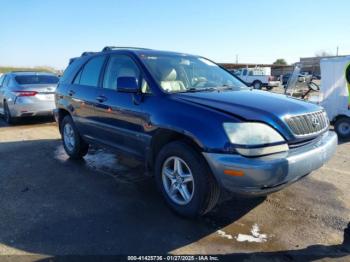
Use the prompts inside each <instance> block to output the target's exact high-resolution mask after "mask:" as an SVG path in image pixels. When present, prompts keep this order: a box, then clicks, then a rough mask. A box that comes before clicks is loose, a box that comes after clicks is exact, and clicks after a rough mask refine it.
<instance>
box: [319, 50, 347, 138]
mask: <svg viewBox="0 0 350 262" xmlns="http://www.w3.org/2000/svg"><path fill="white" fill-rule="evenodd" d="M320 66H321V79H322V80H321V85H320V95H319V104H320V105H322V106H323V107H324V109H325V110H326V112H327V115H328V117H329V119H330V121H331V123H333V124H334V129H335V131H336V132H337V134H338V136H339V137H342V138H349V137H350V98H349V93H350V56H346V57H336V58H324V59H322V60H321V62H320Z"/></svg>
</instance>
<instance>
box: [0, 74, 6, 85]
mask: <svg viewBox="0 0 350 262" xmlns="http://www.w3.org/2000/svg"><path fill="white" fill-rule="evenodd" d="M4 78H5V75H2V76H0V86H2V83H3V82H4Z"/></svg>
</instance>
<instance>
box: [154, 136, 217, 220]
mask: <svg viewBox="0 0 350 262" xmlns="http://www.w3.org/2000/svg"><path fill="white" fill-rule="evenodd" d="M175 161H178V163H180V166H181V168H178V169H176V168H175V166H176V164H175ZM177 166H179V165H177ZM173 167H174V168H173ZM179 169H180V170H181V172H178V170H179ZM181 173H182V175H181ZM170 176H171V178H169V177H170ZM190 176H191V177H192V178H189V177H190ZM155 179H156V183H157V186H158V189H159V190H160V191H161V192H162V194H163V196H164V198H165V201H166V203H167V204H168V205H169V207H170V208H171V209H172V210H174V211H175V212H176V213H178V214H180V215H182V216H185V217H191V218H193V217H198V216H201V215H204V214H205V213H207V212H209V211H210V210H211V209H212V208H213V207H214V206H215V205H216V203H217V202H218V200H219V197H220V188H219V185H218V183H217V181H216V180H215V178H214V177H213V175H212V174H211V170H210V169H209V167H208V165H207V163H206V161H205V159H204V158H203V157H202V156H201V155H200V154H199V153H198V152H197V151H195V150H194V149H193V148H192V147H190V146H189V145H188V144H186V143H185V142H182V141H175V142H171V143H169V144H167V145H166V146H164V147H163V148H162V149H161V151H160V152H159V154H158V156H157V159H156V163H155ZM191 179H192V182H191ZM187 180H188V181H190V182H185V181H187ZM185 183H187V184H185ZM191 183H192V184H191ZM184 185H186V188H187V190H185V191H183V190H184V188H183V187H184ZM172 186H174V188H175V189H174V188H172ZM176 188H177V189H176ZM172 189H173V190H172ZM184 192H187V193H184ZM184 195H185V196H186V195H188V196H189V197H188V198H187V199H186V198H185V197H184Z"/></svg>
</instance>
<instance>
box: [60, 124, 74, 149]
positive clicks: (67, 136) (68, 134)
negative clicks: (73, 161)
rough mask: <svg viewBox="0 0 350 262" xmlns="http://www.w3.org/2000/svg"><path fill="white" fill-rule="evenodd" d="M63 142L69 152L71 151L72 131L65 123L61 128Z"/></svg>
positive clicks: (72, 143) (72, 145)
mask: <svg viewBox="0 0 350 262" xmlns="http://www.w3.org/2000/svg"><path fill="white" fill-rule="evenodd" d="M63 141H64V144H65V145H66V147H67V149H68V150H69V151H73V150H74V147H75V136H74V130H73V127H72V125H71V124H69V123H66V124H65V125H64V128H63Z"/></svg>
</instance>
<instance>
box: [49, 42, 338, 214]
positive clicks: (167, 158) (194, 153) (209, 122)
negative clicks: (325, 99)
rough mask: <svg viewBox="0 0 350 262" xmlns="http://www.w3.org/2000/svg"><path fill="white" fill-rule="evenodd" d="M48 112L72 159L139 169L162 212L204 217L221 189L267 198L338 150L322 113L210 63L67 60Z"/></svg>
mask: <svg viewBox="0 0 350 262" xmlns="http://www.w3.org/2000/svg"><path fill="white" fill-rule="evenodd" d="M55 101H56V109H55V111H54V115H55V118H56V121H57V122H58V124H59V130H60V132H61V134H62V140H63V145H64V148H65V150H66V152H67V154H68V155H69V156H70V157H71V158H81V157H83V156H84V155H86V154H87V152H88V148H89V145H90V144H98V145H104V146H107V147H110V148H112V149H114V150H116V151H118V152H122V153H124V154H128V155H130V156H132V157H134V158H137V159H139V160H141V161H143V162H144V163H145V169H146V170H148V171H151V172H146V173H149V174H153V175H154V177H155V180H156V184H157V186H158V188H159V190H160V191H161V193H162V195H163V196H164V198H165V201H166V202H167V203H168V205H169V206H170V207H171V208H172V209H173V210H175V211H176V212H177V213H179V214H181V215H184V216H188V217H194V216H199V215H203V214H205V213H206V212H208V211H209V210H211V209H212V208H213V207H214V206H215V204H216V203H217V201H218V199H219V196H220V192H221V191H222V190H228V191H231V192H234V193H238V194H243V195H253V196H257V195H266V194H268V193H271V192H274V191H277V190H279V189H281V188H283V187H285V186H287V185H288V184H291V183H293V182H295V181H297V180H298V179H300V178H302V177H304V176H306V175H308V174H309V173H310V172H312V171H313V170H315V169H318V168H319V167H321V166H322V165H323V164H324V163H325V162H326V161H327V160H329V159H330V158H331V156H332V155H333V154H334V152H335V150H336V145H337V136H336V135H335V133H334V132H331V131H329V130H328V129H329V121H328V118H327V115H326V113H325V112H324V111H323V109H322V108H321V107H319V106H317V105H314V104H311V103H307V102H303V101H301V100H297V99H294V98H290V97H287V96H284V95H277V94H272V93H268V92H265V91H260V90H253V89H250V88H248V87H247V86H245V84H244V83H242V82H241V81H240V80H239V79H237V78H236V77H235V76H233V75H232V74H230V73H229V72H228V71H226V70H225V69H223V68H221V67H220V66H218V65H216V64H215V63H213V62H212V61H210V60H208V59H206V58H203V57H199V56H194V55H188V54H182V53H174V52H165V51H156V50H150V49H142V48H126V47H124V48H123V47H106V48H104V49H103V50H102V51H101V52H96V53H93V52H86V53H83V55H82V56H81V57H77V58H73V59H71V61H70V65H69V66H68V68H67V69H66V70H65V72H64V75H63V76H62V78H61V80H60V82H59V84H58V87H57V90H56V96H55Z"/></svg>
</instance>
